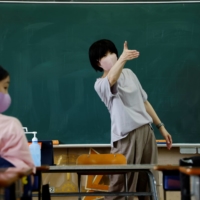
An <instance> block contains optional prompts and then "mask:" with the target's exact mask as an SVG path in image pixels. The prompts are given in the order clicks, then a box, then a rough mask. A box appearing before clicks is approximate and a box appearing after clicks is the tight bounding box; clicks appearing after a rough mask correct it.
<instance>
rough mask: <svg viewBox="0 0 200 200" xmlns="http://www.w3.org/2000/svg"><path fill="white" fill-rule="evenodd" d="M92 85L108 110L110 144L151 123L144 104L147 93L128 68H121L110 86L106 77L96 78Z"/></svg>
mask: <svg viewBox="0 0 200 200" xmlns="http://www.w3.org/2000/svg"><path fill="white" fill-rule="evenodd" d="M94 87H95V90H96V92H97V93H98V95H99V97H100V98H101V100H102V101H103V102H104V104H105V105H106V107H107V108H108V111H109V112H110V117H111V145H112V146H113V142H115V141H118V140H120V139H122V138H124V137H126V136H127V135H128V133H129V132H130V131H132V130H134V129H137V128H138V127H140V126H143V125H145V124H148V123H152V118H151V117H150V115H149V114H148V113H147V112H146V109H145V106H144V102H145V101H147V94H146V92H145V91H144V90H143V88H142V86H141V84H140V82H139V80H138V79H137V77H136V75H135V74H134V73H133V72H132V71H131V70H130V69H127V68H126V69H123V70H122V73H121V75H120V77H119V79H118V81H117V82H116V83H115V84H114V85H113V86H112V87H110V84H109V81H108V78H107V77H104V78H98V79H97V80H96V82H95V86H94Z"/></svg>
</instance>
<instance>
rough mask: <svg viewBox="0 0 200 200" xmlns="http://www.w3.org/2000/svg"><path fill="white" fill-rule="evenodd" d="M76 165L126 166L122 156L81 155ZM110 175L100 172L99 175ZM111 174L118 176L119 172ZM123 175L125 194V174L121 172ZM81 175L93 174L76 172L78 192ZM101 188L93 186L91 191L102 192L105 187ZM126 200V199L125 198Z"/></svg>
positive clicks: (124, 158)
mask: <svg viewBox="0 0 200 200" xmlns="http://www.w3.org/2000/svg"><path fill="white" fill-rule="evenodd" d="M76 164H77V165H99V164H105V165H108V164H127V161H126V157H125V156H124V155H122V154H82V155H80V156H79V157H78V158H77V160H76ZM108 174H111V173H106V172H103V173H102V172H101V175H108ZM112 174H120V173H119V172H112ZM121 174H124V186H125V191H126V192H127V188H128V187H127V181H126V180H127V173H125V172H121ZM81 175H94V173H92V172H91V173H87V174H84V173H81V172H78V190H79V192H80V182H81ZM103 186H104V187H101V185H94V188H93V191H95V190H101V188H102V190H104V191H105V185H103ZM125 198H126V199H127V197H125Z"/></svg>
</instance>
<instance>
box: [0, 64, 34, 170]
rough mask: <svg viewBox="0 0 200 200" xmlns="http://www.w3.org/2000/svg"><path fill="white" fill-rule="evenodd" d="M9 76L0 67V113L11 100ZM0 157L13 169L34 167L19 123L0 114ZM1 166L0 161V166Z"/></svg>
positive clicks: (7, 106) (6, 107)
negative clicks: (13, 167)
mask: <svg viewBox="0 0 200 200" xmlns="http://www.w3.org/2000/svg"><path fill="white" fill-rule="evenodd" d="M9 83H10V76H9V74H8V72H7V71H6V70H5V69H3V68H2V67H1V66H0V113H3V112H4V111H6V110H7V109H8V108H9V106H10V104H11V98H10V95H9V94H8V88H9ZM0 157H1V158H3V159H5V160H6V161H8V162H10V163H11V164H12V165H13V166H15V167H20V168H26V167H34V163H33V160H32V157H31V154H30V150H29V147H28V142H27V139H26V136H25V134H24V131H23V128H22V125H21V123H20V122H19V120H18V119H16V118H14V117H10V116H6V115H3V114H0ZM2 165H3V162H2V159H0V166H2Z"/></svg>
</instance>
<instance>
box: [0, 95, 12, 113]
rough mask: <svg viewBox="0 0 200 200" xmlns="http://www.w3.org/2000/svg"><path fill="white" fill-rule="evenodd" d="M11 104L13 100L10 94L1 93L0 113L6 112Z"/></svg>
mask: <svg viewBox="0 0 200 200" xmlns="http://www.w3.org/2000/svg"><path fill="white" fill-rule="evenodd" d="M10 104H11V98H10V95H9V94H4V93H2V92H0V113H3V112H4V111H6V110H7V109H8V108H9V106H10Z"/></svg>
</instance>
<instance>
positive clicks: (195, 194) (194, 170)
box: [179, 167, 200, 200]
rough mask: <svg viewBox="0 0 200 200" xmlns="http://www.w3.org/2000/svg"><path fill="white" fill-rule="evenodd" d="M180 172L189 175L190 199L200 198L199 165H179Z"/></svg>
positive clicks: (196, 199) (197, 199)
mask: <svg viewBox="0 0 200 200" xmlns="http://www.w3.org/2000/svg"><path fill="white" fill-rule="evenodd" d="M179 170H180V172H182V173H184V174H186V175H188V176H190V182H191V188H190V195H191V197H192V199H195V200H199V199H200V167H180V168H179Z"/></svg>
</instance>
